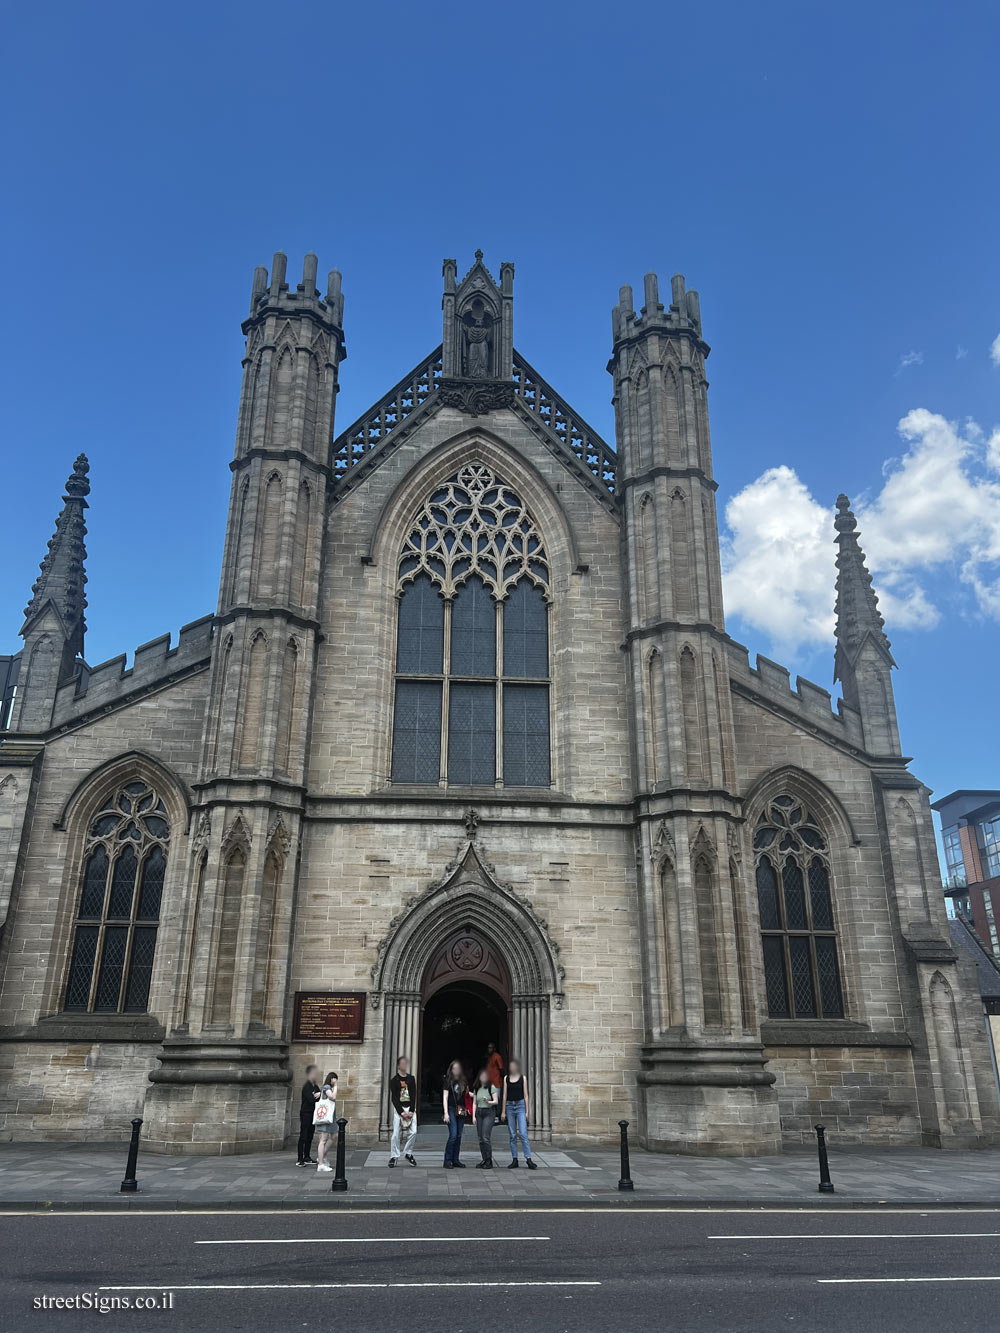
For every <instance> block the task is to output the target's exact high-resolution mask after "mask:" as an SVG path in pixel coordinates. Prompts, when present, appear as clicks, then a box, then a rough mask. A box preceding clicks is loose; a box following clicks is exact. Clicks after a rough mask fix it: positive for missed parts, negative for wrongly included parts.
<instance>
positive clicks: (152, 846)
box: [65, 779, 170, 1014]
mask: <svg viewBox="0 0 1000 1333" xmlns="http://www.w3.org/2000/svg"><path fill="white" fill-rule="evenodd" d="M169 841H170V825H169V823H168V822H167V812H166V808H165V807H164V804H163V801H162V800H161V799H160V797H159V796H158V794H157V793H156V791H154V789H153V788H152V787H151V786H150V785H149V784H148V783H147V782H144V781H142V780H141V779H140V780H136V781H134V782H128V783H126V784H125V785H124V786H122V787H120V788H118V789H117V790H116V791H115V792H113V793H112V795H111V796H110V797H109V799H108V800H107V801H106V802H105V803H104V806H103V807H102V809H101V810H100V812H99V813H98V814H97V816H96V817H95V818H94V819H93V820H92V821H91V825H90V829H89V833H88V837H87V842H86V845H85V848H84V854H83V877H82V878H83V882H82V885H81V890H80V900H79V906H78V908H77V914H76V926H75V929H74V933H73V947H72V952H71V955H70V965H69V980H68V982H67V986H66V1002H65V1008H66V1009H67V1010H70V1011H82V1012H90V1013H112V1014H113V1013H126V1014H137V1013H145V1012H146V1007H147V1005H148V1003H149V983H150V978H151V977H152V973H153V955H154V953H155V950H156V932H157V928H158V925H159V919H160V899H161V896H162V894H163V880H164V876H165V874H166V869H167V848H168V844H169Z"/></svg>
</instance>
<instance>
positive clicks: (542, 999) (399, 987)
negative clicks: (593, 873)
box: [372, 843, 562, 1134]
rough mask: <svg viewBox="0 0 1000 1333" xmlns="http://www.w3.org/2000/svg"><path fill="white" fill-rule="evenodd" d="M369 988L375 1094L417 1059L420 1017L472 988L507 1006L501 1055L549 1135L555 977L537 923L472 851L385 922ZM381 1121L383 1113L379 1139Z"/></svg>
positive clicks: (552, 950)
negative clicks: (528, 1088)
mask: <svg viewBox="0 0 1000 1333" xmlns="http://www.w3.org/2000/svg"><path fill="white" fill-rule="evenodd" d="M372 979H373V982H374V992H375V994H374V1002H375V1003H376V1004H380V1005H381V1006H382V1008H383V1029H382V1031H383V1044H382V1076H383V1086H386V1085H387V1084H388V1080H389V1078H390V1077H391V1074H392V1071H393V1069H394V1068H395V1064H396V1057H397V1056H398V1055H400V1054H403V1055H407V1056H409V1058H410V1059H411V1061H412V1062H414V1063H416V1062H417V1060H418V1059H419V1052H420V1049H421V1039H422V1027H423V1022H424V1017H425V1012H426V1010H427V1007H428V1005H431V1004H432V1003H433V1002H434V1000H435V997H436V996H437V995H439V994H443V993H444V992H446V991H451V992H452V993H453V994H455V993H456V992H460V991H461V990H462V988H466V989H467V988H469V987H475V988H477V989H478V990H482V991H483V992H484V993H485V994H486V995H487V996H490V995H492V996H495V997H496V1000H497V1003H498V1004H499V1005H500V1006H502V1005H504V1004H505V1005H506V1007H507V1012H508V1018H509V1038H508V1044H509V1048H508V1051H507V1054H508V1055H511V1054H513V1055H516V1056H517V1057H518V1058H519V1059H521V1060H522V1061H523V1063H524V1066H525V1068H526V1069H527V1070H528V1071H529V1077H531V1078H532V1079H533V1087H534V1094H533V1095H534V1101H535V1107H534V1115H535V1122H536V1125H537V1126H538V1128H539V1130H540V1131H542V1132H543V1133H544V1132H546V1131H548V1129H549V1126H550V1114H549V1011H550V1006H551V1005H552V1004H553V1003H554V1004H555V1005H556V1006H558V1007H561V1005H562V968H561V967H560V965H559V963H558V955H557V950H556V947H555V945H554V944H553V943H552V941H551V940H550V939H549V937H548V933H547V930H546V927H545V923H544V922H542V921H540V920H539V918H538V917H537V916H536V915H535V913H534V912H533V910H532V909H531V907H530V905H529V904H528V903H527V902H525V900H524V899H523V898H521V897H520V895H518V894H517V893H515V892H514V891H513V890H512V889H511V888H509V887H508V886H506V885H504V884H501V883H500V882H499V881H498V880H497V879H496V877H495V875H494V874H493V873H492V870H491V868H490V867H489V866H488V865H487V864H486V863H485V862H484V861H482V859H481V858H480V856H479V854H478V852H477V850H476V848H475V846H474V844H472V843H470V844H469V845H468V847H467V848H466V850H465V852H464V854H463V855H462V856H461V858H460V859H459V860H458V861H457V862H455V863H454V864H453V865H452V866H451V867H449V870H448V872H447V873H446V875H445V877H444V879H442V880H441V881H439V882H438V883H437V884H434V885H431V887H430V888H429V889H427V890H426V891H425V892H424V893H423V894H421V895H420V896H419V897H418V898H416V899H414V900H413V901H412V902H411V903H410V904H409V905H408V906H407V907H406V908H405V909H404V910H403V911H402V912H401V913H400V914H399V916H397V917H396V918H395V919H394V920H393V921H392V923H391V924H390V929H389V934H388V935H387V936H386V938H385V940H383V941H382V943H381V945H380V946H379V958H378V962H377V963H376V965H375V967H374V968H373V971H372ZM383 1100H384V1099H383ZM386 1116H387V1109H386V1107H385V1106H383V1107H382V1110H381V1113H380V1125H379V1132H380V1134H381V1133H383V1132H384V1131H385V1130H386V1127H387V1126H386Z"/></svg>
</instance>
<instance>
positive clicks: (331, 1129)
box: [313, 1072, 337, 1171]
mask: <svg viewBox="0 0 1000 1333" xmlns="http://www.w3.org/2000/svg"><path fill="white" fill-rule="evenodd" d="M313 1124H314V1125H315V1127H316V1133H317V1134H318V1135H319V1149H318V1157H319V1163H318V1165H317V1167H316V1170H317V1171H332V1170H333V1167H332V1166H331V1165H330V1163H329V1162H328V1161H327V1160H326V1154H327V1153H328V1152H329V1151H330V1145H331V1143H333V1136H334V1134H335V1133H336V1131H337V1075H336V1074H335V1073H333V1072H331V1073H329V1074H327V1076H326V1078H325V1079H324V1080H323V1090H322V1092H321V1093H320V1096H319V1099H318V1101H317V1102H316V1106H315V1108H314V1109H313Z"/></svg>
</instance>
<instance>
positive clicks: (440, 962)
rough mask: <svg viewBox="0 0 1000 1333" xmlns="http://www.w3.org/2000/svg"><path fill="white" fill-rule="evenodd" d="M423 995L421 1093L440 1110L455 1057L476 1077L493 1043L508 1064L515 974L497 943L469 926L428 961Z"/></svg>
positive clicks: (470, 1076) (431, 1104) (423, 1099)
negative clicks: (445, 1080)
mask: <svg viewBox="0 0 1000 1333" xmlns="http://www.w3.org/2000/svg"><path fill="white" fill-rule="evenodd" d="M420 998H421V1004H420V1009H421V1019H420V1094H421V1101H422V1102H423V1103H424V1104H425V1105H427V1106H428V1108H429V1109H430V1108H433V1109H435V1110H436V1109H439V1108H440V1101H441V1080H442V1078H443V1077H444V1073H445V1070H446V1069H447V1067H448V1065H449V1064H450V1063H451V1061H452V1060H461V1062H462V1064H463V1065H464V1066H465V1070H466V1073H467V1074H468V1075H469V1078H470V1079H474V1078H475V1077H476V1074H477V1073H478V1071H479V1069H480V1068H481V1067H482V1066H483V1065H484V1064H485V1062H486V1047H487V1044H488V1043H489V1042H493V1044H494V1045H495V1046H496V1048H497V1050H499V1051H500V1053H501V1055H502V1056H503V1058H504V1062H505V1063H506V1060H507V1055H508V1049H507V1048H508V1026H509V1024H508V1015H509V1011H510V976H509V973H508V971H507V967H506V964H505V963H504V961H503V959H502V958H501V957H500V955H499V953H498V951H497V950H496V949H495V948H494V946H493V945H492V944H491V943H490V942H489V940H487V939H486V938H485V937H484V936H483V934H482V932H481V931H479V930H476V929H474V928H473V927H471V926H470V925H468V924H467V925H465V926H463V927H462V928H461V929H459V930H457V931H455V933H454V934H453V935H451V936H450V937H449V938H448V939H446V940H445V942H444V943H443V944H442V945H441V947H440V948H439V949H438V950H437V952H436V953H435V954H434V956H433V958H432V959H431V961H430V962H429V963H428V965H427V969H426V971H425V973H424V978H423V985H422V987H421V997H420Z"/></svg>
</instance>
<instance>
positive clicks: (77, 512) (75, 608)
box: [21, 454, 90, 657]
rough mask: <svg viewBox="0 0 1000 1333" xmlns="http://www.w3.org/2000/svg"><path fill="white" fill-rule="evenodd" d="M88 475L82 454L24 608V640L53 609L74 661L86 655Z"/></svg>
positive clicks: (88, 469)
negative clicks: (44, 611) (46, 610)
mask: <svg viewBox="0 0 1000 1333" xmlns="http://www.w3.org/2000/svg"><path fill="white" fill-rule="evenodd" d="M89 471H90V464H89V463H88V462H87V456H86V454H80V456H79V457H78V458H77V460H76V462H75V463H74V464H73V471H72V474H71V475H70V477H69V480H68V481H67V482H66V494H65V495H64V496H63V507H62V512H61V513H60V515H59V517H58V518H57V519H56V530H55V532H54V534H53V536H52V540H51V541H50V542H49V549H48V553H47V554H46V556H45V559H44V560H43V561H42V563H41V565H40V566H39V569H40V570H41V573H40V574H39V576H38V578H37V579H36V580H35V584H34V586H33V588H32V589H31V601H30V602H29V603H28V605H27V606H26V607H25V608H24V615H25V622H24V626H23V628H22V629H21V636H22V638H23V637H24V636H25V634H27V632H28V631H29V629H30V628H31V625H32V623H33V622H34V621H36V620H37V619H38V617H39V616H40V615H41V613H42V611H43V610H44V609H45V607H46V606H49V605H51V606H53V607H54V608H55V610H56V611H57V612H58V614H59V616H60V618H61V619H62V622H63V626H64V629H65V634H66V647H67V649H68V650H69V654H70V656H71V657H77V656H81V655H82V654H83V635H84V630H85V629H86V622H85V620H84V615H83V613H84V611H85V610H86V607H87V598H86V596H85V595H84V585H85V584H86V582H87V576H86V574H85V573H84V568H83V567H84V562H85V560H86V558H87V548H86V545H85V538H86V536H87V528H86V524H85V523H84V517H83V511H84V510H85V509H86V508H87V499H86V497H87V496H88V495H89V494H90V481H89V480H88V478H87V473H88V472H89Z"/></svg>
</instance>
